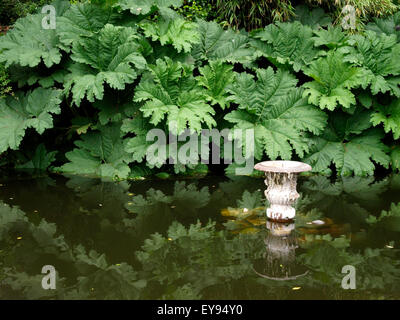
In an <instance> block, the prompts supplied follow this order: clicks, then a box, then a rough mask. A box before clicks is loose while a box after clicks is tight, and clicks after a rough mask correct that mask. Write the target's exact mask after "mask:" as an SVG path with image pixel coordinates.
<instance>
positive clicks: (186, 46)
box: [140, 17, 199, 52]
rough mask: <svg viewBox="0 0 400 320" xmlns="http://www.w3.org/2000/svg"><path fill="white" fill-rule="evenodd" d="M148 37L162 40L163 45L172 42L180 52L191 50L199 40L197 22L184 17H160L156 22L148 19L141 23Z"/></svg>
mask: <svg viewBox="0 0 400 320" xmlns="http://www.w3.org/2000/svg"><path fill="white" fill-rule="evenodd" d="M140 26H141V28H142V29H143V31H144V34H145V36H146V37H148V38H151V39H152V40H153V41H157V40H158V41H160V43H161V45H163V46H164V45H167V44H171V45H172V46H173V47H174V48H175V49H176V50H177V51H178V52H181V51H184V52H190V50H191V49H192V46H193V45H194V44H196V43H198V42H199V32H198V31H197V24H195V23H193V22H190V21H186V20H185V19H183V18H180V17H176V18H174V19H169V18H163V17H160V18H159V19H158V20H157V21H156V22H154V21H146V22H143V23H141V24H140Z"/></svg>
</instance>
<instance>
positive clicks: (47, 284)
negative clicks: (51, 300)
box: [42, 265, 56, 290]
mask: <svg viewBox="0 0 400 320" xmlns="http://www.w3.org/2000/svg"><path fill="white" fill-rule="evenodd" d="M42 274H46V275H45V276H44V277H43V278H42V288H43V289H44V290H50V289H51V290H55V289H56V269H55V268H54V266H52V265H45V266H43V268H42Z"/></svg>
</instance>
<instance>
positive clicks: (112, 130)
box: [60, 124, 130, 179]
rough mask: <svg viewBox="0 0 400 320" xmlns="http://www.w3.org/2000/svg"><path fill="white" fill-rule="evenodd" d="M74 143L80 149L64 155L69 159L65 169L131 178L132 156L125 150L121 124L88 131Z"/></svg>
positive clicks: (76, 172) (65, 170)
mask: <svg viewBox="0 0 400 320" xmlns="http://www.w3.org/2000/svg"><path fill="white" fill-rule="evenodd" d="M75 145H76V146H77V147H78V148H75V149H74V150H72V151H70V152H67V153H66V155H65V156H66V157H67V159H68V160H69V161H70V162H68V163H66V164H64V165H63V166H61V167H60V170H61V171H62V172H65V173H73V174H89V175H94V176H101V177H107V178H121V179H126V178H127V177H128V175H129V173H130V169H129V166H128V163H129V162H130V157H129V155H128V153H126V152H125V150H124V145H123V140H122V137H121V130H120V125H119V124H113V125H108V126H102V127H100V128H99V130H98V131H92V132H88V133H86V134H84V135H82V140H78V141H75Z"/></svg>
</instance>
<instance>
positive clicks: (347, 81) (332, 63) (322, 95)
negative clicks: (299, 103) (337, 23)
mask: <svg viewBox="0 0 400 320" xmlns="http://www.w3.org/2000/svg"><path fill="white" fill-rule="evenodd" d="M304 73H305V74H306V75H308V76H309V77H311V78H313V79H314V81H311V82H307V83H305V84H304V85H303V86H304V87H305V88H306V90H304V96H305V97H308V102H309V103H312V104H314V105H316V106H319V107H320V108H321V109H328V110H334V109H335V108H336V107H338V106H339V107H340V106H341V107H344V108H350V106H351V105H354V104H355V103H356V98H355V96H354V94H353V93H352V92H351V89H352V88H356V87H358V86H360V85H362V84H365V83H366V79H365V78H363V76H364V72H363V70H361V69H360V68H356V67H353V66H351V65H350V63H348V62H344V56H343V55H342V54H341V53H340V52H337V51H330V52H328V54H327V56H326V57H323V58H319V59H318V60H316V61H313V62H312V63H311V65H310V66H309V67H308V68H306V69H304Z"/></svg>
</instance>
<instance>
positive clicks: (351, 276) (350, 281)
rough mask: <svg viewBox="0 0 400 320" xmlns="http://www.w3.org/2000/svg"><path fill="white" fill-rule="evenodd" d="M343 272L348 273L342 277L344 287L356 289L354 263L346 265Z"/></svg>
mask: <svg viewBox="0 0 400 320" xmlns="http://www.w3.org/2000/svg"><path fill="white" fill-rule="evenodd" d="M342 273H346V275H345V276H344V277H343V279H342V288H343V289H345V290H348V289H353V290H354V289H356V268H355V267H354V266H352V265H345V266H343V268H342Z"/></svg>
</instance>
